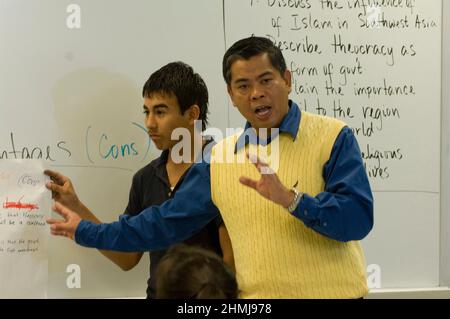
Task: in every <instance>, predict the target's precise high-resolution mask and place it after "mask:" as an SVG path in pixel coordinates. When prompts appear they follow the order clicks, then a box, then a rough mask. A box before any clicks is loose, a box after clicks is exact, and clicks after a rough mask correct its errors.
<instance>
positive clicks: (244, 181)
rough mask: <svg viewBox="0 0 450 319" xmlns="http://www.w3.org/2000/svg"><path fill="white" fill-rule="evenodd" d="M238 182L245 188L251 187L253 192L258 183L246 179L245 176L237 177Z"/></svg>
mask: <svg viewBox="0 0 450 319" xmlns="http://www.w3.org/2000/svg"><path fill="white" fill-rule="evenodd" d="M239 182H241V184H243V185H245V186H248V187H251V188H253V189H255V190H256V185H257V183H258V182H257V181H255V180H253V179H251V178H248V177H246V176H241V177H239Z"/></svg>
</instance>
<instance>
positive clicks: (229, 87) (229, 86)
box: [227, 84, 236, 107]
mask: <svg viewBox="0 0 450 319" xmlns="http://www.w3.org/2000/svg"><path fill="white" fill-rule="evenodd" d="M227 91H228V95H229V96H230V100H231V103H232V104H233V106H234V107H236V104H235V103H234V100H233V91H232V90H231V85H229V84H227Z"/></svg>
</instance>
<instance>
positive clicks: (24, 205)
mask: <svg viewBox="0 0 450 319" xmlns="http://www.w3.org/2000/svg"><path fill="white" fill-rule="evenodd" d="M22 198H23V196H22V197H21V198H20V199H19V201H18V202H8V198H6V201H5V202H4V203H3V208H6V209H10V208H18V209H29V211H32V210H33V209H39V207H38V206H37V205H35V204H28V203H21V202H20V200H21V199H22Z"/></svg>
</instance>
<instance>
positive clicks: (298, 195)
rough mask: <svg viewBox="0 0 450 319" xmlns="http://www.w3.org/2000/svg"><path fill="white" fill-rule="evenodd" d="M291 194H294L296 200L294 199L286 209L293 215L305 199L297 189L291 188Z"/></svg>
mask: <svg viewBox="0 0 450 319" xmlns="http://www.w3.org/2000/svg"><path fill="white" fill-rule="evenodd" d="M291 192H292V193H293V194H294V198H293V199H292V201H291V202H290V204H289V205H288V206H287V207H286V209H287V210H288V211H289V213H291V214H292V213H294V211H295V210H296V209H297V207H298V205H299V204H300V201H301V200H302V198H303V193H301V192H299V191H298V190H297V189H296V188H295V187H292V188H291Z"/></svg>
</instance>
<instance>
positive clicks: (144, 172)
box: [133, 157, 161, 181]
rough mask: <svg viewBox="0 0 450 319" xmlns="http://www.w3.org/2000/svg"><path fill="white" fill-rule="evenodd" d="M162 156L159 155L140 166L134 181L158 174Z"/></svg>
mask: <svg viewBox="0 0 450 319" xmlns="http://www.w3.org/2000/svg"><path fill="white" fill-rule="evenodd" d="M160 162H161V158H160V157H158V158H156V159H154V160H152V161H151V162H150V163H148V164H147V165H145V166H144V167H142V168H140V169H139V170H138V171H137V172H136V173H135V174H134V176H133V181H141V180H148V179H149V178H152V177H153V176H155V174H156V170H157V167H158V166H159V165H160Z"/></svg>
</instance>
